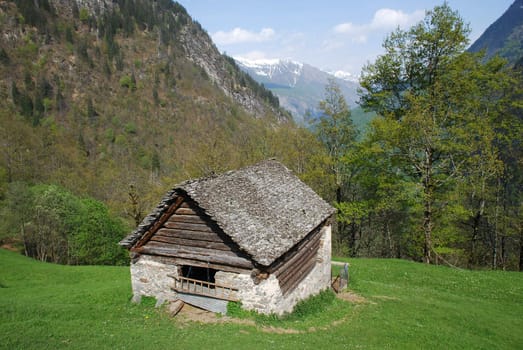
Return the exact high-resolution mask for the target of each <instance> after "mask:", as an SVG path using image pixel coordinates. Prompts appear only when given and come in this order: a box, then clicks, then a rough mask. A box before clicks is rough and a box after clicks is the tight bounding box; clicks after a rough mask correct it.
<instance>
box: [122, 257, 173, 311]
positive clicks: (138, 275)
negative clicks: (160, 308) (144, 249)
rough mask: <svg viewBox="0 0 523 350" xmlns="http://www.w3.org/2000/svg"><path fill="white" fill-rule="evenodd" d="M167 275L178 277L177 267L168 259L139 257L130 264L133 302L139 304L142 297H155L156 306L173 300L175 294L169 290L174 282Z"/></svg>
mask: <svg viewBox="0 0 523 350" xmlns="http://www.w3.org/2000/svg"><path fill="white" fill-rule="evenodd" d="M168 275H172V276H178V268H177V266H176V265H175V264H174V263H172V262H170V261H169V259H168V258H162V257H159V256H151V255H141V256H140V257H139V258H138V261H136V262H135V263H133V264H131V284H132V287H133V301H135V302H140V300H141V297H142V296H150V297H155V298H156V300H157V302H158V304H163V303H164V302H165V301H169V300H175V299H176V292H175V291H173V290H172V289H171V287H172V286H173V285H174V280H173V278H172V277H168Z"/></svg>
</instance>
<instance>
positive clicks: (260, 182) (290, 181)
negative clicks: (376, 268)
mask: <svg viewBox="0 0 523 350" xmlns="http://www.w3.org/2000/svg"><path fill="white" fill-rule="evenodd" d="M176 194H185V195H187V196H188V197H190V198H191V199H192V200H194V201H195V202H196V203H197V204H198V206H199V207H200V208H202V209H203V210H204V211H205V213H206V214H207V215H209V216H210V217H211V218H212V219H213V220H215V221H216V223H217V224H218V226H220V228H221V229H222V230H223V231H224V232H225V234H227V235H228V236H229V237H231V239H232V240H233V241H234V242H235V243H236V244H238V246H239V247H240V248H241V249H242V250H244V251H245V252H247V253H248V254H249V255H250V256H251V257H252V259H253V260H254V261H256V262H257V263H259V264H261V265H265V266H269V265H270V264H272V263H273V262H274V261H275V260H276V259H277V258H279V257H280V256H282V255H283V254H284V253H286V252H287V251H288V250H290V249H291V248H292V247H293V246H294V245H295V244H297V243H298V242H300V241H301V240H302V239H303V238H305V236H306V235H307V234H308V233H309V232H310V231H312V230H313V229H314V228H316V227H317V226H318V225H319V224H321V223H322V222H323V221H324V220H325V219H327V218H328V217H330V216H331V215H332V214H334V213H335V209H334V208H333V207H332V206H330V205H329V204H328V203H327V202H325V201H324V200H323V199H321V198H320V197H319V196H318V195H317V194H316V193H315V192H314V191H313V190H312V189H311V188H310V187H308V186H307V185H305V184H304V183H303V182H302V181H301V180H300V179H298V178H297V177H296V176H295V175H294V174H292V172H291V171H290V170H289V169H287V168H286V167H285V166H284V165H282V164H281V163H279V162H277V161H275V160H267V161H263V162H260V163H258V164H255V165H252V166H249V167H245V168H242V169H239V170H235V171H229V172H226V173H224V174H221V175H218V176H212V177H206V178H201V179H197V180H189V181H186V182H183V183H181V184H179V185H177V186H175V188H174V189H173V190H171V191H169V192H168V193H167V195H166V196H165V197H164V198H163V200H162V202H161V203H160V205H159V206H158V207H157V208H156V210H155V211H153V213H151V214H150V215H149V216H147V217H146V218H145V219H144V221H143V222H142V224H141V225H140V226H139V227H138V229H137V230H136V231H134V232H133V233H131V234H130V235H129V236H128V237H126V238H125V239H124V240H122V241H121V242H120V244H121V245H123V246H126V247H128V248H130V247H131V246H132V245H134V243H136V242H137V241H138V240H139V239H140V237H141V236H142V235H143V234H144V233H145V232H146V231H147V228H148V227H150V226H151V225H152V223H154V221H155V220H156V219H157V218H159V217H160V216H161V214H162V213H163V212H164V211H165V210H166V209H167V208H168V207H169V205H170V204H172V203H173V201H174V200H175V197H176Z"/></svg>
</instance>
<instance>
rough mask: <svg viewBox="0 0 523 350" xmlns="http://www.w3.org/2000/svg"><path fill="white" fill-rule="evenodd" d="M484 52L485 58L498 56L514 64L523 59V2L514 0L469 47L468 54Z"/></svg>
mask: <svg viewBox="0 0 523 350" xmlns="http://www.w3.org/2000/svg"><path fill="white" fill-rule="evenodd" d="M483 49H485V50H486V57H487V58H489V57H492V56H494V55H495V54H499V55H500V56H502V57H505V58H507V59H508V60H509V62H510V63H512V64H513V63H515V62H516V61H517V60H519V59H520V58H521V57H523V0H515V1H514V3H513V4H512V5H511V6H510V7H509V8H508V9H507V11H505V13H504V14H503V15H502V16H501V17H500V18H498V19H497V20H496V21H495V22H494V23H492V24H491V25H490V26H489V27H488V28H487V30H485V32H484V33H483V34H482V35H481V36H480V37H479V38H478V39H477V40H476V41H475V42H474V43H473V44H472V45H471V46H470V48H469V51H470V52H479V51H481V50H483Z"/></svg>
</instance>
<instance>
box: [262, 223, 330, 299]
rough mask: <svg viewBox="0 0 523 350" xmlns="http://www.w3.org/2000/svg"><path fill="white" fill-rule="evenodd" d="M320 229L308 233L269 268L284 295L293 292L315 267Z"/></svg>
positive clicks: (319, 241)
mask: <svg viewBox="0 0 523 350" xmlns="http://www.w3.org/2000/svg"><path fill="white" fill-rule="evenodd" d="M322 227H323V225H320V226H319V227H318V228H316V229H315V230H314V231H312V232H311V233H309V235H307V237H305V239H303V240H302V241H301V242H300V243H298V244H297V245H296V246H295V247H294V248H292V249H291V250H290V251H289V252H288V253H286V254H285V255H284V256H283V257H282V258H280V259H278V260H277V261H276V262H275V263H274V264H273V265H272V266H271V268H270V270H269V271H270V272H272V273H274V275H275V276H276V278H277V279H278V282H279V284H280V288H281V290H282V293H283V294H284V295H286V294H288V293H289V292H291V291H292V290H294V288H296V286H297V285H298V284H300V282H301V281H302V280H303V279H304V278H305V277H306V276H307V275H308V274H309V272H311V270H312V269H313V268H314V265H316V260H317V255H318V249H319V248H320V243H321V228H322Z"/></svg>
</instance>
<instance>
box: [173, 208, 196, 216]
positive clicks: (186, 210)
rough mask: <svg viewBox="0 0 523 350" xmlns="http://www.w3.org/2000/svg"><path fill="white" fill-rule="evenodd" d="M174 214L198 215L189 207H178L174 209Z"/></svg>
mask: <svg viewBox="0 0 523 350" xmlns="http://www.w3.org/2000/svg"><path fill="white" fill-rule="evenodd" d="M175 213H176V214H180V215H198V213H197V212H196V211H195V210H193V209H191V208H181V207H180V208H178V209H176V212H175Z"/></svg>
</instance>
